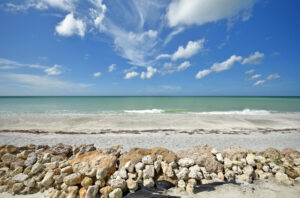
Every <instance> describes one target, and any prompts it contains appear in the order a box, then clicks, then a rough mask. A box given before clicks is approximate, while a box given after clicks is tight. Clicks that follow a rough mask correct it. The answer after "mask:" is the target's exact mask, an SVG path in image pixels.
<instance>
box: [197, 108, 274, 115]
mask: <svg viewBox="0 0 300 198" xmlns="http://www.w3.org/2000/svg"><path fill="white" fill-rule="evenodd" d="M193 114H203V115H207V114H208V115H269V114H271V111H267V110H255V109H244V110H242V111H209V112H193Z"/></svg>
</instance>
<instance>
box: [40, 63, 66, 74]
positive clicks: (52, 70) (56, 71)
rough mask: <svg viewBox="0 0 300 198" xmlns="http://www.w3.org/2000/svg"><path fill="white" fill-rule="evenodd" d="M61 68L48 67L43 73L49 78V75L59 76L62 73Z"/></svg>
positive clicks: (59, 66) (58, 66) (57, 66)
mask: <svg viewBox="0 0 300 198" xmlns="http://www.w3.org/2000/svg"><path fill="white" fill-rule="evenodd" d="M61 68H62V66H61V65H54V66H53V67H50V68H48V69H45V70H44V71H45V72H46V73H47V74H48V75H49V76H50V75H60V74H61V73H62V71H61V70H60V69H61Z"/></svg>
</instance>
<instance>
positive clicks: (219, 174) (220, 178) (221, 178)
mask: <svg viewBox="0 0 300 198" xmlns="http://www.w3.org/2000/svg"><path fill="white" fill-rule="evenodd" d="M218 179H219V180H220V181H221V182H222V181H224V174H223V173H222V172H218Z"/></svg>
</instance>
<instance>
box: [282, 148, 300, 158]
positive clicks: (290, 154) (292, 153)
mask: <svg viewBox="0 0 300 198" xmlns="http://www.w3.org/2000/svg"><path fill="white" fill-rule="evenodd" d="M281 155H282V156H283V157H285V158H293V159H296V158H300V152H299V151H296V150H294V149H292V148H285V149H283V150H282V151H281Z"/></svg>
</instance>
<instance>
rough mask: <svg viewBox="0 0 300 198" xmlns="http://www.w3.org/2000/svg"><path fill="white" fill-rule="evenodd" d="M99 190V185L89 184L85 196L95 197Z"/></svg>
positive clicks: (87, 197)
mask: <svg viewBox="0 0 300 198" xmlns="http://www.w3.org/2000/svg"><path fill="white" fill-rule="evenodd" d="M98 191H99V185H93V186H89V188H88V190H87V191H86V196H85V197H86V198H96V196H97V194H98Z"/></svg>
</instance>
